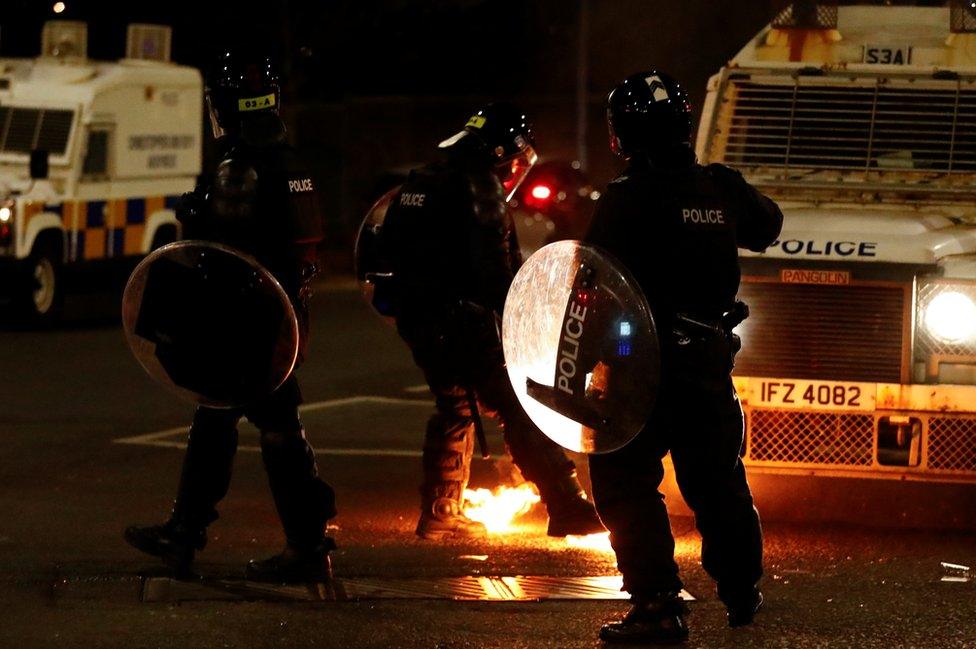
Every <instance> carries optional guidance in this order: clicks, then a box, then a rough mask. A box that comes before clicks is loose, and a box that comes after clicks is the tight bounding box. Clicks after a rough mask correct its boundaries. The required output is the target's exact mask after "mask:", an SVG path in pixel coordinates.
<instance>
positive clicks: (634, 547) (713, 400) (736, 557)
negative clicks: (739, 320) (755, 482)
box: [590, 372, 762, 602]
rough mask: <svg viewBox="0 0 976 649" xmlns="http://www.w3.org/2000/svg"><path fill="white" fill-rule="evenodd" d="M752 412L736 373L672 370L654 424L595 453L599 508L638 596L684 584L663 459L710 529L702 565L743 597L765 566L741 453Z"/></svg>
mask: <svg viewBox="0 0 976 649" xmlns="http://www.w3.org/2000/svg"><path fill="white" fill-rule="evenodd" d="M742 441H743V418H742V409H741V407H740V404H739V400H738V397H737V395H736V393H735V388H734V386H733V384H732V380H731V377H730V376H729V375H728V373H727V372H726V373H725V374H724V375H718V376H716V377H714V378H713V379H711V380H707V381H704V380H701V379H700V377H698V378H696V377H694V376H687V375H685V376H682V375H681V373H680V372H679V373H672V374H671V375H670V376H669V375H668V374H667V373H666V374H665V376H664V377H663V380H662V388H661V392H660V394H659V396H658V401H657V405H656V406H655V410H654V412H653V414H652V416H651V417H650V419H649V421H648V423H647V426H646V427H645V428H644V430H643V431H642V432H641V433H640V434H639V435H638V437H637V438H636V439H635V440H634V441H633V442H631V443H630V444H628V445H627V446H625V447H624V448H622V449H620V450H618V451H615V452H613V453H609V454H606V455H593V456H591V457H590V478H591V480H592V481H593V497H594V501H595V504H596V508H597V512H598V513H599V514H600V518H601V519H602V520H603V522H604V524H605V525H606V526H607V528H608V529H609V530H610V540H611V543H612V545H613V549H614V551H615V552H616V555H617V565H618V568H619V569H620V572H621V573H622V574H623V577H624V587H623V589H624V590H625V591H627V592H629V593H631V595H633V596H635V597H636V598H641V597H648V596H651V595H654V594H656V593H665V592H675V591H678V590H680V589H681V588H682V582H681V580H680V578H679V577H678V566H677V564H676V563H675V561H674V538H673V536H672V534H671V525H670V522H669V520H668V512H667V509H666V508H665V505H664V496H663V495H662V494H661V493H660V491H659V490H658V489H659V486H660V484H661V481H662V480H663V478H664V467H663V465H662V459H663V458H664V456H665V455H667V453H668V452H669V451H670V453H671V460H672V463H673V465H674V471H675V477H676V479H677V483H678V487H679V489H680V491H681V495H682V496H683V498H684V500H685V502H686V503H687V504H688V506H689V508H691V510H692V511H693V512H694V514H695V524H696V526H697V528H698V531H699V533H700V534H701V537H702V557H701V558H702V566H703V567H704V569H705V571H706V572H708V574H709V575H711V577H712V578H713V579H714V580H715V581H716V582H717V584H718V594H719V597H720V598H721V599H722V600H723V601H725V602H729V601H735V600H736V599H737V598H741V597H743V596H745V595H746V594H751V592H752V588H753V587H754V586H755V584H756V583H757V582H758V581H759V578H760V577H761V576H762V531H761V527H760V523H759V514H758V512H757V511H756V508H755V507H754V506H753V500H752V494H751V493H750V491H749V485H748V483H747V482H746V474H745V469H744V467H743V465H742V461H741V459H740V456H739V453H740V449H741V446H742Z"/></svg>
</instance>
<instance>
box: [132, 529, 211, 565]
mask: <svg viewBox="0 0 976 649" xmlns="http://www.w3.org/2000/svg"><path fill="white" fill-rule="evenodd" d="M124 535H125V540H126V542H127V543H128V544H129V545H131V546H132V547H134V548H135V549H137V550H139V551H140V552H145V553H146V554H151V555H152V556H154V557H159V558H161V559H162V560H163V562H164V563H166V565H168V566H169V567H170V568H172V569H173V570H174V572H176V574H177V576H185V575H188V574H189V573H190V566H191V565H192V564H193V555H194V554H195V553H196V551H197V550H202V549H203V548H204V546H206V545H207V533H206V531H205V530H202V529H190V528H188V527H186V526H184V525H182V524H179V523H177V522H175V521H174V520H173V519H170V520H169V521H168V522H166V523H165V524H163V525H150V526H146V527H137V526H135V525H133V526H131V527H127V528H126V529H125V533H124Z"/></svg>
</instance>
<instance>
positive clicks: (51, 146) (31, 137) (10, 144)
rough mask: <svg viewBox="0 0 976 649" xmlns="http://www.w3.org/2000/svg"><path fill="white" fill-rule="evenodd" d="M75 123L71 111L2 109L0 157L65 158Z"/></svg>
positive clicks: (0, 110)
mask: <svg viewBox="0 0 976 649" xmlns="http://www.w3.org/2000/svg"><path fill="white" fill-rule="evenodd" d="M73 120H74V113H73V112H72V111H70V110H59V109H45V108H21V107H18V106H0V153H30V152H31V151H33V150H35V149H38V150H42V151H47V152H48V153H50V154H51V155H52V156H60V155H64V153H65V150H66V149H67V148H68V137H69V136H70V135H71V123H72V121H73Z"/></svg>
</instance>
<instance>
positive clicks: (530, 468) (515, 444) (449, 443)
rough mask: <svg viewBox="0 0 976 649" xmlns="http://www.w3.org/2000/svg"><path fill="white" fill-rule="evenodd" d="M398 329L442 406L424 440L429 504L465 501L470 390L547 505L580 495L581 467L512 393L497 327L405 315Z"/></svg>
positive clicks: (471, 437)
mask: <svg viewBox="0 0 976 649" xmlns="http://www.w3.org/2000/svg"><path fill="white" fill-rule="evenodd" d="M398 329H399V330H400V334H401V336H402V337H403V338H404V340H405V341H406V342H407V344H408V345H409V346H410V348H411V351H412V352H413V356H414V360H415V361H416V362H417V365H418V366H419V367H420V368H421V369H422V370H423V372H424V375H425V377H426V379H427V384H428V385H429V386H430V390H431V392H433V394H434V398H435V405H436V408H437V412H436V413H435V414H434V415H432V416H431V418H430V420H429V421H428V422H427V432H426V435H425V437H424V454H423V466H424V483H423V485H422V487H421V493H422V495H423V499H424V504H425V506H427V505H429V504H430V503H432V502H433V501H435V500H436V499H438V498H448V499H451V500H455V501H457V502H460V500H461V497H462V496H463V492H464V488H465V486H466V485H467V483H468V479H469V478H470V475H471V456H472V454H473V451H474V445H475V421H474V413H473V412H472V409H471V400H470V399H469V390H470V394H472V395H473V396H474V397H475V401H476V403H477V407H478V410H479V414H481V415H482V416H486V417H494V418H495V419H496V420H497V421H498V422H499V424H500V425H501V427H502V431H503V435H504V439H505V444H506V446H507V447H508V450H509V452H510V453H511V455H512V460H513V462H514V463H515V465H516V466H517V467H518V468H519V470H520V471H521V472H522V475H523V476H524V477H525V479H526V480H531V481H532V482H534V483H535V484H536V486H537V487H538V488H539V491H540V493H541V494H542V498H543V500H544V501H545V502H546V503H547V504H548V503H550V502H558V501H559V500H560V499H561V498H568V497H575V496H576V495H577V492H576V489H578V482H577V481H576V466H575V465H574V464H573V462H572V461H571V460H570V459H569V458H568V457H566V454H565V452H564V451H563V450H562V448H561V447H560V446H559V445H558V444H556V443H555V442H553V441H552V440H550V439H549V438H548V437H546V436H545V435H543V434H542V432H541V431H540V430H539V429H538V428H537V427H536V426H535V424H534V423H532V420H531V419H530V418H529V416H528V415H526V414H525V411H524V410H523V409H522V405H521V404H520V403H519V401H518V397H517V396H516V395H515V391H514V390H513V389H512V384H511V383H510V382H509V380H508V373H507V371H506V370H505V359H504V355H503V353H502V349H501V345H500V343H499V341H498V336H497V332H496V331H495V330H494V323H493V322H488V321H485V320H483V319H479V318H473V320H472V321H470V322H469V323H468V324H467V326H464V325H462V324H458V326H456V327H453V328H447V329H446V330H445V328H444V321H431V320H429V319H417V320H414V319H410V318H402V319H401V320H400V322H398ZM570 492H571V493H570Z"/></svg>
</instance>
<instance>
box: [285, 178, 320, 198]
mask: <svg viewBox="0 0 976 649" xmlns="http://www.w3.org/2000/svg"><path fill="white" fill-rule="evenodd" d="M288 191H289V192H291V193H292V194H301V193H302V192H313V191H315V188H314V187H313V186H312V179H311V178H291V179H289V180H288Z"/></svg>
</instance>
